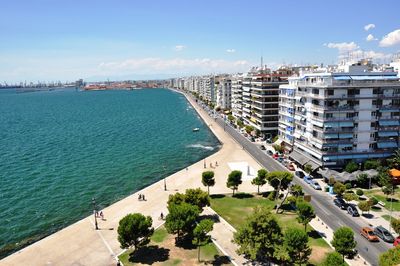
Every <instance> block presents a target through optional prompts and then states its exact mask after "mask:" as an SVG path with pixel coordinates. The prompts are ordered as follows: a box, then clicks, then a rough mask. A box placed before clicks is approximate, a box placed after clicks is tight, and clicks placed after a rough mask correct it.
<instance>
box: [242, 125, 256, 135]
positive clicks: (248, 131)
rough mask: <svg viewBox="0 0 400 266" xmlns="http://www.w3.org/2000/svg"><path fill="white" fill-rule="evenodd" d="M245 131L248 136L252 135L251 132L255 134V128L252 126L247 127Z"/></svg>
mask: <svg viewBox="0 0 400 266" xmlns="http://www.w3.org/2000/svg"><path fill="white" fill-rule="evenodd" d="M244 129H245V130H246V132H247V134H250V133H251V132H253V130H254V127H253V126H250V125H247V126H246V127H245V128H244Z"/></svg>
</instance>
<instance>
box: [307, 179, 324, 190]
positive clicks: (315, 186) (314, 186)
mask: <svg viewBox="0 0 400 266" xmlns="http://www.w3.org/2000/svg"><path fill="white" fill-rule="evenodd" d="M310 185H311V186H312V187H313V188H314V189H315V190H321V186H320V185H319V184H318V183H317V181H312V182H311V183H310Z"/></svg>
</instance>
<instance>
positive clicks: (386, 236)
mask: <svg viewBox="0 0 400 266" xmlns="http://www.w3.org/2000/svg"><path fill="white" fill-rule="evenodd" d="M374 233H375V235H377V236H378V237H379V238H380V239H382V240H383V241H385V242H388V243H393V242H394V237H393V235H392V234H391V233H390V232H389V231H388V230H386V228H384V227H383V226H381V225H380V226H377V227H375V229H374Z"/></svg>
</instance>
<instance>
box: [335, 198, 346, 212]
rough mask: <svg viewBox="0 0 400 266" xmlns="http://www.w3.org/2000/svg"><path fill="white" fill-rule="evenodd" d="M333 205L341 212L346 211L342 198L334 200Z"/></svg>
mask: <svg viewBox="0 0 400 266" xmlns="http://www.w3.org/2000/svg"><path fill="white" fill-rule="evenodd" d="M333 203H335V205H336V206H338V207H339V208H341V209H342V210H346V209H347V203H346V202H345V201H344V200H343V199H342V198H336V199H334V200H333Z"/></svg>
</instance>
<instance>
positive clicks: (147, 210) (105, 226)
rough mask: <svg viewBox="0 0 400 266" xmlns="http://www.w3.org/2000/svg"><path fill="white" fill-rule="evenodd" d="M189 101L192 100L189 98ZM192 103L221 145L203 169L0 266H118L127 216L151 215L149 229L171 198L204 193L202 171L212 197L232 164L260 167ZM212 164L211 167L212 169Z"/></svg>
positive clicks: (249, 188) (245, 187) (246, 186)
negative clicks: (208, 175)
mask: <svg viewBox="0 0 400 266" xmlns="http://www.w3.org/2000/svg"><path fill="white" fill-rule="evenodd" d="M189 101H191V102H192V100H191V99H189ZM192 105H193V106H194V107H195V108H196V110H197V111H198V112H199V114H200V115H201V117H202V118H203V120H204V121H205V123H206V124H207V125H208V126H209V128H210V129H211V130H212V131H213V132H214V134H215V135H216V136H217V138H218V139H219V140H220V142H221V143H222V147H221V149H220V150H219V151H218V152H216V153H215V154H213V155H211V156H209V157H207V158H206V159H205V164H206V166H207V169H205V168H204V161H203V160H202V161H199V162H197V163H195V164H193V165H191V166H189V167H188V169H187V170H186V169H183V170H181V171H179V172H177V173H175V174H173V175H171V176H169V177H167V178H166V183H167V191H164V182H163V180H160V181H158V182H157V183H155V184H153V185H151V186H149V187H146V188H145V189H143V190H141V191H138V192H137V193H135V194H133V195H130V196H128V197H126V198H125V199H123V200H121V201H118V202H116V203H114V204H112V205H111V206H109V207H107V208H105V209H103V210H102V211H103V213H104V218H105V219H104V220H101V219H98V222H99V229H100V230H97V231H96V230H94V218H93V216H89V217H87V218H84V219H82V220H80V221H78V222H76V223H74V224H72V225H70V226H68V227H66V228H64V229H63V230H60V231H59V232H57V233H54V234H52V235H50V236H48V237H46V238H44V239H42V240H40V241H38V242H36V243H34V244H32V245H30V246H28V247H26V248H24V249H22V250H20V251H18V252H16V253H14V254H12V255H10V256H8V257H6V258H4V259H3V260H1V261H0V265H1V266H2V265H7V266H8V265H116V256H117V255H118V254H119V253H120V252H121V251H122V249H121V248H120V247H119V243H118V240H117V228H118V222H119V220H120V219H121V218H122V217H124V216H125V215H126V214H128V213H133V212H139V213H143V214H145V215H150V216H152V218H153V226H155V227H157V226H158V225H160V224H161V223H162V221H161V220H159V216H160V213H161V212H163V213H164V214H166V213H167V209H166V207H167V206H166V202H167V199H168V195H169V194H173V193H176V192H184V191H185V189H187V188H197V187H200V188H203V189H204V190H206V188H205V187H203V185H202V184H201V173H202V172H203V171H205V170H213V171H215V179H216V184H215V186H214V187H211V188H210V193H212V194H214V193H230V192H231V190H230V189H228V188H227V187H226V179H227V176H228V174H229V173H230V172H231V171H232V167H234V166H238V167H239V166H241V167H243V166H244V167H245V168H247V165H249V167H250V169H252V171H251V173H255V171H256V170H258V169H259V168H260V165H259V164H258V163H257V162H256V161H255V160H254V159H253V158H252V157H251V156H250V155H249V154H248V153H247V152H245V151H244V150H243V149H242V147H241V146H239V145H238V144H237V143H236V142H235V141H234V140H233V139H232V138H231V137H230V136H229V135H228V134H227V133H226V132H224V129H223V128H222V127H221V126H219V125H217V124H216V123H215V121H214V120H213V119H211V118H210V117H209V116H208V115H207V114H206V113H205V112H204V111H203V110H202V109H200V108H198V106H197V105H196V103H194V102H192ZM215 162H218V167H215ZM210 163H212V164H213V166H214V168H212V169H211V168H210ZM244 174H245V175H246V174H247V173H244ZM266 189H268V188H267V186H264V187H263V190H266ZM239 191H246V192H255V191H256V187H255V186H253V185H251V181H250V179H249V178H244V181H243V184H242V185H241V186H240V187H239ZM138 194H144V195H145V196H146V201H138ZM32 222H34V221H32Z"/></svg>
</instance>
